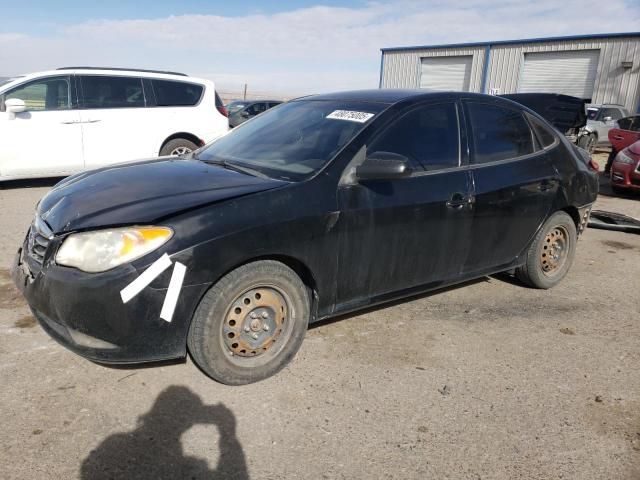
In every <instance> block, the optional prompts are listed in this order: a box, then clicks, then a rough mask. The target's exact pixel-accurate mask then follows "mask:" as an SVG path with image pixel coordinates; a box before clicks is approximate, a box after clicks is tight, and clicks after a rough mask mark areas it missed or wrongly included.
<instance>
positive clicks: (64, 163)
mask: <svg viewBox="0 0 640 480" xmlns="http://www.w3.org/2000/svg"><path fill="white" fill-rule="evenodd" d="M71 82H72V78H71V77H70V76H69V75H59V76H51V77H44V78H40V79H37V80H32V81H30V82H27V83H24V84H22V85H18V86H16V87H14V88H13V89H11V90H9V91H8V92H6V93H5V94H3V95H2V96H0V112H2V113H0V175H2V176H9V177H30V176H40V177H45V176H62V175H69V174H71V173H74V172H76V171H79V170H81V169H82V167H83V165H84V161H83V155H82V130H81V125H80V115H79V111H78V110H77V109H76V108H75V105H74V102H73V101H72V98H74V96H75V95H72V92H74V91H75V89H74V88H72V84H71ZM11 98H14V99H20V100H22V101H24V102H25V105H26V110H25V111H24V112H20V113H16V114H15V115H13V114H9V113H7V112H6V111H5V110H6V109H5V107H4V102H5V100H8V99H11Z"/></svg>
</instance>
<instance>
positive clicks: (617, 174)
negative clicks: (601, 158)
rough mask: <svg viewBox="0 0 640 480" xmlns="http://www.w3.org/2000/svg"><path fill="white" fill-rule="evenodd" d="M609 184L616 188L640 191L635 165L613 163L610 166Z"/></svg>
mask: <svg viewBox="0 0 640 480" xmlns="http://www.w3.org/2000/svg"><path fill="white" fill-rule="evenodd" d="M611 184H612V185H614V186H616V187H618V188H628V189H630V190H640V171H638V170H637V168H636V166H635V165H630V164H627V163H620V162H613V165H612V166H611Z"/></svg>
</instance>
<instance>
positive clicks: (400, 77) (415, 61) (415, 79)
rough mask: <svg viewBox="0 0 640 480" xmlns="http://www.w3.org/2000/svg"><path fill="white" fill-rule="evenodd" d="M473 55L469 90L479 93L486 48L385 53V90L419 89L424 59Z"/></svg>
mask: <svg viewBox="0 0 640 480" xmlns="http://www.w3.org/2000/svg"><path fill="white" fill-rule="evenodd" d="M460 55H472V56H473V64H472V65H471V81H470V84H469V89H470V90H471V91H472V92H479V91H480V89H481V88H482V70H483V69H484V48H482V47H479V48H434V49H425V50H412V51H401V52H385V53H384V58H383V61H382V85H381V86H382V87H383V88H419V87H420V59H421V58H423V57H443V56H460Z"/></svg>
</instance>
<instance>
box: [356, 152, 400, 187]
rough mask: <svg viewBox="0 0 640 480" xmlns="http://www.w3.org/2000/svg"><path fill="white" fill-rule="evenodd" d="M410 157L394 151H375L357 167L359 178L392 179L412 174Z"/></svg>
mask: <svg viewBox="0 0 640 480" xmlns="http://www.w3.org/2000/svg"><path fill="white" fill-rule="evenodd" d="M411 173H412V170H411V167H409V159H408V158H407V157H405V156H403V155H399V154H397V153H392V152H374V153H372V154H371V155H369V156H367V159H366V160H365V161H364V162H362V164H361V165H359V166H358V167H356V178H357V179H358V180H392V179H394V178H403V177H408V176H409V175H411Z"/></svg>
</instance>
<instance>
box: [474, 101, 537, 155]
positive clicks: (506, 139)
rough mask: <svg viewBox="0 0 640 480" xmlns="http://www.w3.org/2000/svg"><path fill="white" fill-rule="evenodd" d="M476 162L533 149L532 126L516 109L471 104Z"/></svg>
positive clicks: (523, 153) (528, 151) (527, 151)
mask: <svg viewBox="0 0 640 480" xmlns="http://www.w3.org/2000/svg"><path fill="white" fill-rule="evenodd" d="M468 110H469V117H470V121H471V127H472V144H473V150H474V161H475V163H487V162H495V161H497V160H505V159H508V158H515V157H519V156H521V155H527V154H529V153H532V152H533V138H532V136H531V130H530V129H529V125H527V122H526V121H525V120H524V117H523V116H522V113H521V112H519V111H517V110H511V109H509V108H503V107H499V106H496V105H487V104H482V103H469V104H468Z"/></svg>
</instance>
